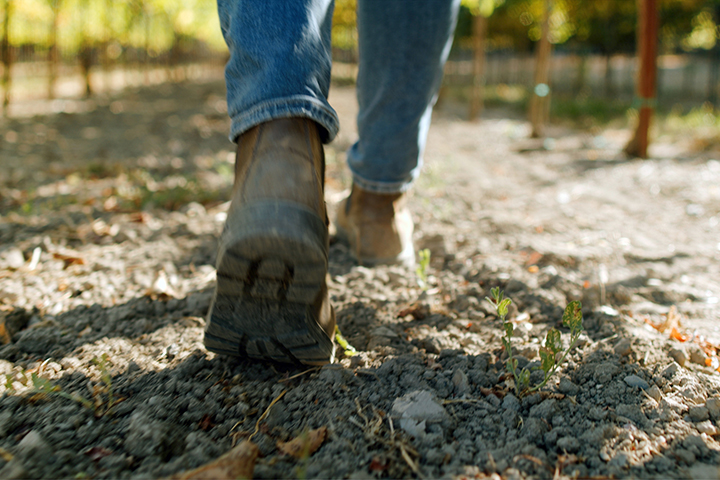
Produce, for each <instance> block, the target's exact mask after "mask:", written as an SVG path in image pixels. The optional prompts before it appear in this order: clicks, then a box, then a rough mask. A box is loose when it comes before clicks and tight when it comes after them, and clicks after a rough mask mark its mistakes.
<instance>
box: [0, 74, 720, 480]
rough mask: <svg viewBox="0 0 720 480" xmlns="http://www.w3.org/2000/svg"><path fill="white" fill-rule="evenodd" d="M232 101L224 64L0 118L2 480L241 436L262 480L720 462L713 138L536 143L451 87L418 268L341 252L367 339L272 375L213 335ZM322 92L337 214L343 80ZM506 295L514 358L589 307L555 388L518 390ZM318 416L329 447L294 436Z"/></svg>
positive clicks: (200, 460)
mask: <svg viewBox="0 0 720 480" xmlns="http://www.w3.org/2000/svg"><path fill="white" fill-rule="evenodd" d="M223 98H224V89H223V84H222V82H221V81H220V80H219V79H218V80H214V81H207V82H187V83H185V84H179V85H161V86H157V87H152V88H145V89H137V90H126V91H124V92H122V93H118V94H117V95H116V96H113V97H107V98H98V99H95V100H92V101H79V100H78V101H67V102H65V103H63V102H60V103H57V102H56V103H54V104H53V105H52V106H51V107H52V108H48V110H50V111H49V112H48V113H46V114H42V115H36V116H33V117H26V118H14V119H4V120H2V121H1V122H0V157H1V158H2V162H0V214H1V217H0V316H1V317H2V322H3V323H2V327H3V328H2V329H0V340H1V341H2V344H3V345H2V346H1V347H0V359H2V360H0V373H1V374H3V377H0V380H4V381H0V383H1V384H2V385H0V393H2V396H1V397H0V477H2V478H40V477H44V478H48V477H52V478H59V477H73V478H157V477H163V476H170V475H174V474H178V473H180V472H185V471H188V470H190V469H193V468H196V467H199V466H202V465H205V464H207V463H208V462H211V461H213V460H214V459H215V458H217V457H219V456H220V455H222V454H223V453H225V452H227V451H229V450H230V449H231V448H232V447H233V446H234V445H236V444H238V443H239V442H241V441H243V440H250V441H251V442H252V443H254V444H255V445H256V446H257V447H258V449H259V453H260V457H259V458H258V460H257V462H256V464H255V467H254V473H253V475H254V477H257V478H278V477H302V478H331V477H332V478H369V477H377V478H388V477H389V478H396V477H421V478H435V477H445V478H450V477H452V478H485V477H491V476H493V475H500V476H502V477H503V478H540V479H543V478H548V479H549V478H563V477H580V478H586V477H595V478H609V477H615V478H623V477H632V478H668V477H683V478H694V479H706V478H708V479H717V478H720V471H719V470H718V467H717V465H718V464H720V443H718V438H719V437H718V435H719V434H720V433H719V432H720V430H718V426H720V373H718V371H717V370H716V369H717V368H718V366H719V365H718V363H717V362H718V360H717V353H718V349H717V346H718V345H719V344H720V322H719V321H718V320H720V305H719V304H718V299H719V298H720V262H718V260H720V243H719V242H720V226H719V225H718V224H719V223H720V161H718V159H715V158H713V154H712V153H702V152H701V153H687V152H688V151H689V150H688V149H685V148H684V143H683V141H684V139H679V138H677V139H676V138H664V139H661V142H660V143H658V144H656V145H655V147H654V150H652V151H651V152H652V153H653V158H652V159H650V160H645V161H643V160H634V159H626V158H624V157H623V155H622V153H620V152H621V149H622V146H623V144H624V142H625V141H626V140H627V136H628V132H627V131H624V130H617V131H615V130H605V131H595V132H585V131H576V130H572V129H569V128H565V127H563V128H560V127H554V128H551V129H550V132H549V133H550V135H551V136H552V139H550V140H546V141H545V142H544V143H538V142H535V141H532V140H530V139H528V131H529V130H528V126H527V124H526V123H525V122H524V121H523V120H522V119H520V118H518V117H513V115H512V114H510V113H508V112H503V111H488V112H486V114H485V117H484V119H483V120H482V121H480V122H477V123H468V122H465V121H463V120H462V119H461V118H460V117H459V116H458V115H457V114H456V113H455V110H454V107H453V105H449V104H442V105H441V106H440V108H438V111H437V113H436V116H435V120H434V124H433V127H432V129H431V133H430V138H429V142H428V148H427V152H426V167H425V172H424V175H423V177H422V178H421V180H420V181H419V182H418V184H417V187H416V188H415V189H414V192H413V194H412V199H411V202H410V203H411V208H412V211H413V214H414V218H415V222H416V234H415V241H416V245H417V247H418V248H419V249H424V248H427V249H429V251H430V253H431V256H430V264H429V266H428V267H427V269H426V270H425V272H423V274H421V275H419V274H418V273H417V272H415V271H411V270H405V269H402V268H399V267H378V268H374V269H369V268H365V267H361V266H357V265H356V264H354V263H353V261H352V260H351V259H350V257H349V255H348V252H347V249H346V247H345V246H344V245H342V244H341V243H337V242H333V243H332V245H331V251H330V279H331V280H330V290H331V295H332V298H333V301H334V305H335V308H336V311H337V315H338V323H339V326H340V328H341V330H342V332H343V333H344V335H345V337H346V338H347V339H348V341H349V342H350V344H351V345H352V346H354V347H355V348H356V349H357V350H358V352H359V353H358V354H357V355H355V356H352V357H346V358H343V359H341V360H340V361H338V362H337V363H335V364H332V365H328V366H325V367H322V368H310V369H308V368H306V367H304V368H303V367H295V366H288V365H267V364H261V363H255V362H250V361H247V360H243V359H236V358H224V357H219V356H216V355H214V354H212V353H208V352H206V351H205V349H204V348H203V345H202V331H203V326H204V323H205V321H204V319H203V317H204V315H205V313H206V311H207V308H208V304H209V301H210V296H211V292H212V286H213V282H214V275H215V272H214V268H213V265H214V256H215V247H216V238H217V235H218V233H219V231H220V229H221V227H222V223H223V220H224V218H225V211H226V209H227V206H228V205H227V203H226V201H227V199H228V191H229V188H230V185H231V182H232V162H233V153H232V150H233V149H232V145H231V144H230V143H229V142H228V141H227V138H226V133H227V130H228V121H227V119H226V111H225V110H226V109H225V103H224V100H223ZM331 102H332V103H333V104H334V105H335V106H336V108H337V109H338V111H339V113H340V115H341V117H342V122H343V130H342V132H341V134H340V136H339V137H338V139H337V140H336V141H335V142H334V143H333V144H332V145H330V146H329V147H328V149H327V157H328V183H327V192H326V193H327V201H328V203H329V205H330V207H331V209H332V208H333V207H334V206H335V205H336V204H337V202H338V201H339V200H340V199H341V198H343V196H344V195H345V194H346V190H347V188H348V187H349V177H348V173H347V171H346V169H345V167H344V166H343V162H344V151H345V149H346V148H347V147H348V146H349V145H350V144H351V143H352V141H353V139H354V138H355V135H356V131H355V130H354V120H353V116H354V114H355V109H356V106H355V102H354V92H353V90H352V88H348V87H337V88H335V89H334V90H333V91H332V93H331ZM684 152H685V153H684ZM422 277H425V278H424V281H420V280H423V278H422ZM495 286H499V287H501V288H502V289H503V290H504V291H505V292H506V294H507V295H508V296H510V297H511V298H512V300H513V304H512V307H511V310H510V316H509V318H510V319H512V321H513V322H514V324H515V331H516V335H515V338H514V339H513V341H512V344H513V347H514V351H515V354H516V356H517V358H518V360H519V362H520V365H521V366H524V365H530V366H533V365H536V364H533V363H532V362H535V361H537V360H538V358H539V357H538V350H539V346H540V345H541V343H542V341H543V339H544V336H545V333H546V332H547V331H548V329H549V328H551V327H558V328H560V330H561V331H562V332H564V335H563V339H564V341H565V343H566V344H567V341H568V340H567V339H568V337H569V335H567V329H564V328H562V326H561V323H560V319H561V316H562V312H563V309H564V307H565V306H566V305H567V303H568V302H570V301H573V300H581V301H582V303H583V312H584V325H585V333H584V334H583V335H582V336H581V338H580V341H579V342H578V345H577V346H576V348H575V349H574V350H573V351H572V353H571V354H570V355H569V359H568V360H567V362H566V363H565V365H564V366H563V368H562V369H561V371H560V372H559V373H558V374H557V375H555V377H553V379H552V380H551V381H550V382H549V383H548V385H547V386H546V387H544V388H543V389H542V390H541V391H540V392H539V393H535V394H532V395H528V396H525V397H523V398H518V396H516V395H515V394H514V393H513V389H512V380H511V378H510V377H509V376H508V375H507V374H506V371H505V362H504V360H505V358H506V355H505V354H504V352H503V350H502V343H501V338H502V335H503V331H502V325H501V323H500V321H499V319H498V318H497V316H496V315H495V314H494V310H493V308H492V307H491V306H490V305H489V304H488V303H487V302H486V301H485V300H484V298H485V296H486V295H488V293H489V290H490V288H492V287H495ZM536 377H537V374H535V375H534V376H533V378H534V379H535V378H536ZM321 427H325V428H326V429H327V433H326V436H327V438H325V439H324V441H323V442H322V443H321V444H320V446H319V448H318V449H317V450H316V451H315V452H314V453H312V454H309V452H308V453H307V454H305V455H301V456H300V459H296V458H295V457H293V456H289V455H286V454H285V453H284V450H283V449H281V448H279V447H278V442H283V441H288V440H290V439H292V438H295V437H298V436H300V437H301V438H304V437H303V435H305V434H306V432H308V431H309V430H312V429H318V428H321ZM494 478H497V476H495V477H494Z"/></svg>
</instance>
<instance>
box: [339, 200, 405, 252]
mask: <svg viewBox="0 0 720 480" xmlns="http://www.w3.org/2000/svg"><path fill="white" fill-rule="evenodd" d="M406 200H407V195H405V194H403V193H393V194H379V193H373V192H368V191H365V190H362V189H360V188H359V187H357V186H353V188H352V191H351V193H350V196H349V197H348V198H346V199H345V200H344V201H343V202H342V203H341V204H340V206H339V208H338V213H337V219H336V227H337V233H338V237H340V239H344V240H345V241H347V242H348V243H349V244H350V252H351V253H352V255H353V256H354V257H355V258H356V259H357V261H358V262H359V263H360V264H363V265H380V264H402V265H406V266H412V265H414V264H415V250H414V248H413V243H412V235H413V221H412V217H411V215H410V211H409V210H408V208H407V206H406Z"/></svg>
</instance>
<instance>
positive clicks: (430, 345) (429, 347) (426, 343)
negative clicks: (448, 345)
mask: <svg viewBox="0 0 720 480" xmlns="http://www.w3.org/2000/svg"><path fill="white" fill-rule="evenodd" d="M418 347H419V348H422V349H424V350H425V351H426V352H427V353H434V354H438V353H440V350H441V349H442V345H441V344H440V341H439V340H438V339H437V338H435V337H425V338H423V339H421V340H420V342H419V343H418Z"/></svg>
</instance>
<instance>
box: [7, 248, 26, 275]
mask: <svg viewBox="0 0 720 480" xmlns="http://www.w3.org/2000/svg"><path fill="white" fill-rule="evenodd" d="M5 261H6V262H7V265H8V267H10V268H12V269H13V270H17V269H18V268H20V267H22V266H23V265H25V257H24V256H23V253H22V251H21V250H20V249H19V248H11V249H10V250H9V251H8V253H7V254H5Z"/></svg>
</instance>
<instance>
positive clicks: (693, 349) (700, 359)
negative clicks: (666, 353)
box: [688, 343, 707, 365]
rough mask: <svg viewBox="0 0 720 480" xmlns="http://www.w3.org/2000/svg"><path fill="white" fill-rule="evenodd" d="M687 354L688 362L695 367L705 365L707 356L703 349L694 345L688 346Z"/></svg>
mask: <svg viewBox="0 0 720 480" xmlns="http://www.w3.org/2000/svg"><path fill="white" fill-rule="evenodd" d="M688 354H689V355H690V361H691V362H692V363H695V364H697V365H705V359H706V358H707V355H705V352H703V349H702V348H700V345H698V344H696V343H693V344H691V345H688Z"/></svg>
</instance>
